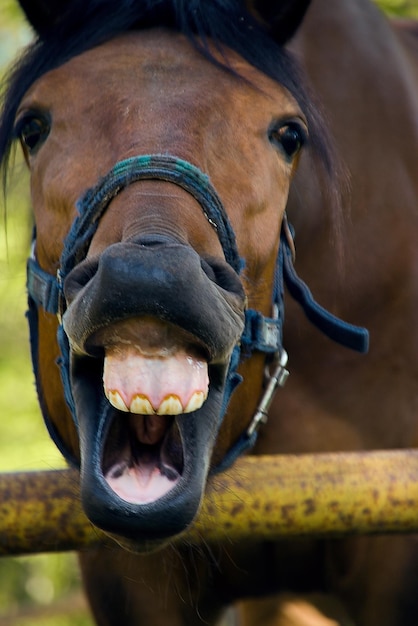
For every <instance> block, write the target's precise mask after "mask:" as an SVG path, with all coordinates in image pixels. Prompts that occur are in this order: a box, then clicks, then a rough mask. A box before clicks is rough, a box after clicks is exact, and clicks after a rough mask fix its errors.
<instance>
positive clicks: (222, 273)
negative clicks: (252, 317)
mask: <svg viewBox="0 0 418 626" xmlns="http://www.w3.org/2000/svg"><path fill="white" fill-rule="evenodd" d="M200 266H201V268H202V270H203V271H204V273H205V274H206V276H207V277H208V278H209V279H210V280H211V281H212V282H214V283H216V285H218V287H222V289H225V291H228V292H230V293H235V294H236V295H238V296H240V297H241V298H245V293H244V288H243V286H242V284H241V281H240V279H239V277H238V275H237V273H236V272H235V270H233V269H232V267H230V266H229V265H228V264H227V263H225V261H221V260H219V259H216V258H206V259H204V258H201V259H200Z"/></svg>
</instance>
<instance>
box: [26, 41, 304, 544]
mask: <svg viewBox="0 0 418 626" xmlns="http://www.w3.org/2000/svg"><path fill="white" fill-rule="evenodd" d="M215 54H219V53H215ZM225 54H227V57H226V58H224V57H223V56H222V57H221V56H219V60H220V62H222V63H225V62H226V63H227V65H228V67H229V68H230V69H229V70H227V69H225V68H224V67H221V66H218V65H217V64H215V63H213V62H211V61H210V60H208V59H206V58H205V57H204V56H203V55H201V54H200V53H198V52H197V51H196V50H195V49H194V48H193V47H192V45H191V44H190V43H189V42H188V41H187V40H186V39H185V38H184V37H183V36H182V35H179V34H174V33H171V32H169V31H165V30H150V31H145V32H142V33H131V34H127V35H124V36H121V37H120V38H118V39H115V40H113V41H110V42H108V43H106V44H104V45H102V46H100V47H98V48H95V49H92V50H90V51H88V52H85V53H83V54H82V55H80V56H78V57H75V58H73V59H72V60H71V61H69V62H67V63H66V64H65V65H63V66H61V67H60V68H58V69H56V70H53V71H51V72H49V73H48V74H46V75H45V76H43V77H42V78H41V79H39V80H38V81H37V82H36V83H35V84H34V85H33V87H32V88H31V89H30V91H29V92H28V93H27V95H26V96H25V98H24V99H23V101H22V104H21V106H20V109H19V112H18V115H17V124H18V127H19V128H20V134H21V140H22V143H23V146H24V150H25V154H26V159H27V162H28V164H29V167H30V170H31V175H32V201H33V206H34V212H35V220H36V231H37V240H36V256H37V259H38V261H39V263H40V265H41V266H42V267H43V268H44V269H45V270H46V271H47V272H49V273H55V272H56V270H57V268H58V265H59V260H60V255H61V252H62V242H63V240H64V238H65V236H66V234H67V233H68V231H69V229H70V227H71V224H72V222H73V220H74V219H75V217H76V215H77V209H76V200H77V199H78V198H79V197H80V196H82V194H83V193H84V192H85V190H86V189H88V188H89V187H91V186H92V185H94V184H96V182H97V181H98V180H99V179H100V178H101V177H103V176H104V175H105V174H106V173H107V172H108V171H109V169H110V168H111V167H112V166H113V165H114V164H115V163H116V162H118V161H120V160H122V159H127V158H129V157H133V156H136V155H144V154H160V155H167V154H169V155H175V156H176V157H177V158H180V159H182V160H185V161H188V162H191V163H192V164H193V165H195V166H197V167H198V168H200V170H202V171H203V172H205V173H207V174H208V175H209V176H210V179H211V181H212V184H213V185H214V188H215V189H216V190H217V192H218V195H219V197H220V198H221V200H222V203H223V206H224V208H225V211H226V213H227V215H228V218H229V221H230V223H231V225H232V228H233V230H234V232H235V235H236V239H237V244H238V249H239V253H240V255H241V257H242V258H243V259H244V260H245V269H244V270H243V272H242V274H241V275H238V274H237V272H235V271H234V270H233V269H232V268H231V267H230V266H229V265H228V263H227V262H226V260H225V258H224V253H223V249H222V246H221V244H220V241H219V239H218V234H217V232H216V229H215V228H214V227H213V224H211V223H210V220H208V219H207V218H206V217H205V214H204V211H203V210H202V207H201V206H199V203H198V202H197V201H196V199H195V198H194V197H193V196H192V195H191V194H190V193H188V192H187V191H186V190H184V189H183V188H181V187H179V186H177V185H174V184H172V183H171V182H167V181H162V180H141V181H138V182H135V183H133V184H131V185H129V186H127V187H126V188H124V189H123V190H122V191H121V192H120V193H119V194H118V195H116V197H115V198H114V199H113V200H112V201H111V202H110V204H109V206H108V207H107V210H106V212H105V213H104V215H103V216H102V218H101V220H100V223H99V225H98V228H97V230H96V232H95V234H94V236H93V238H92V241H91V243H90V246H89V249H88V251H87V255H86V257H85V259H84V260H82V261H81V262H80V263H79V264H78V265H77V266H76V267H75V268H74V269H73V270H72V271H71V273H70V274H69V275H68V277H67V278H66V281H65V285H64V290H65V297H66V305H67V309H66V312H65V315H64V318H63V325H64V329H65V332H66V334H67V336H68V341H69V344H70V354H71V391H72V395H73V398H74V403H75V407H76V413H77V419H78V434H76V432H75V430H74V427H73V425H72V424H71V418H70V417H69V414H68V409H67V408H66V405H65V400H64V394H63V390H62V385H61V382H60V377H59V372H58V368H57V365H56V359H57V357H58V356H59V349H58V346H57V342H56V339H55V331H56V326H57V321H56V320H55V318H54V317H53V316H51V315H48V314H42V315H40V316H39V322H38V323H39V343H40V355H39V360H40V363H39V368H40V373H39V374H40V381H41V386H42V387H43V395H44V398H43V399H44V403H45V404H46V406H47V409H48V411H49V413H50V415H51V418H52V420H53V422H54V426H55V427H56V429H57V430H58V432H59V433H60V436H61V437H62V439H63V440H64V441H65V444H66V445H67V447H69V448H71V449H72V450H73V452H74V453H75V454H78V451H77V449H76V446H77V443H76V442H77V437H78V439H79V445H80V460H81V483H82V484H81V489H82V497H83V503H84V508H85V510H86V512H87V514H88V515H89V517H90V518H91V520H92V521H93V522H94V523H96V524H97V525H98V526H100V527H102V528H104V529H105V530H107V531H109V532H110V533H112V534H113V535H115V536H117V537H119V538H121V537H122V538H124V539H123V541H125V540H128V541H129V544H130V545H135V547H137V548H141V549H143V548H148V547H151V546H154V545H156V544H159V543H161V542H163V541H165V540H166V539H167V538H169V537H171V536H173V535H175V534H177V533H179V532H181V531H182V530H183V529H184V528H185V527H186V526H187V525H188V524H189V523H190V522H191V521H192V520H193V518H194V516H195V514H196V512H197V510H198V508H199V504H200V501H201V498H202V494H203V491H204V487H205V483H206V479H207V475H208V471H209V470H210V467H211V466H213V464H216V463H217V462H219V461H220V460H221V459H222V458H223V456H224V455H225V453H226V451H227V450H228V449H229V447H230V446H231V445H232V443H233V442H234V440H235V439H236V438H237V437H238V435H239V433H240V432H241V431H243V430H244V429H245V427H246V426H247V425H248V423H249V421H250V420H251V416H252V413H253V411H254V408H255V405H256V403H257V400H258V395H259V390H260V387H261V380H262V371H263V358H262V357H261V356H259V357H258V356H257V357H255V358H252V359H250V360H249V361H247V362H245V363H243V364H242V366H241V373H242V374H243V375H244V376H245V378H246V379H247V384H246V385H245V387H243V389H242V390H241V389H239V390H238V391H237V393H236V395H235V396H234V398H233V401H232V403H231V405H230V408H229V410H228V413H227V416H226V418H225V420H224V423H223V424H222V426H220V414H221V407H222V402H223V393H224V385H225V377H226V373H227V370H228V365H229V361H230V357H231V353H232V351H233V349H234V346H235V345H236V344H237V343H238V342H239V339H240V335H241V333H242V329H243V317H244V310H245V307H246V305H247V302H248V303H249V305H250V306H252V307H253V308H257V309H258V310H260V311H261V312H262V313H264V314H266V315H269V314H270V306H271V304H270V303H271V284H272V280H273V274H274V266H275V258H276V254H277V248H278V241H279V232H280V225H281V219H282V215H283V212H284V208H285V205H286V201H287V195H288V189H289V184H290V180H291V175H292V172H293V170H294V167H295V163H296V160H297V159H296V156H297V153H298V149H299V147H300V144H301V143H302V139H303V136H304V134H305V133H306V128H305V122H304V119H303V116H302V114H301V112H300V110H299V107H298V106H297V104H296V103H295V101H294V99H293V98H292V97H291V96H290V95H289V93H288V92H287V91H286V90H284V89H283V88H281V87H280V86H279V85H277V84H276V83H274V82H273V81H272V80H270V79H269V78H267V77H266V76H265V75H263V74H262V73H261V72H258V71H257V70H256V69H254V68H253V67H251V66H249V65H248V64H246V63H245V62H244V61H242V60H241V59H240V58H238V57H237V55H235V54H234V53H232V52H227V53H225Z"/></svg>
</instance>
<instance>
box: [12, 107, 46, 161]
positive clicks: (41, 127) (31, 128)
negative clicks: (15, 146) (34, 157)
mask: <svg viewBox="0 0 418 626" xmlns="http://www.w3.org/2000/svg"><path fill="white" fill-rule="evenodd" d="M49 131H50V123H49V120H48V119H46V117H44V116H40V115H30V116H27V117H24V118H23V119H22V120H21V121H20V122H19V123H18V125H17V128H16V135H17V136H18V137H19V138H20V141H21V142H22V144H23V146H25V147H26V148H27V149H28V151H29V154H34V152H36V150H37V149H38V148H40V146H41V145H42V144H43V142H44V141H45V139H46V138H47V137H48V135H49Z"/></svg>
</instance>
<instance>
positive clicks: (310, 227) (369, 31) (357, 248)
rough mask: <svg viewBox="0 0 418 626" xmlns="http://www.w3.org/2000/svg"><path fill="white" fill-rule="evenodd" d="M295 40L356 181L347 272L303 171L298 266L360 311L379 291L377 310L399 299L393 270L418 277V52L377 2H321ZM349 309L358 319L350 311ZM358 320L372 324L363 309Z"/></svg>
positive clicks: (323, 293) (297, 205)
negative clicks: (417, 237) (417, 235)
mask: <svg viewBox="0 0 418 626" xmlns="http://www.w3.org/2000/svg"><path fill="white" fill-rule="evenodd" d="M293 47H294V50H295V51H296V53H297V54H298V55H299V56H300V57H301V59H302V63H303V65H304V66H305V68H306V70H307V73H308V77H309V79H310V81H311V82H312V84H313V87H314V91H315V92H316V93H317V94H318V97H319V100H320V101H322V104H323V109H324V112H325V117H326V119H327V121H328V122H329V125H330V127H331V133H332V134H333V135H334V137H335V139H336V144H337V150H338V152H339V153H340V155H341V156H342V159H343V161H344V162H345V164H346V165H347V168H348V170H349V172H350V178H351V197H350V214H349V218H348V219H347V220H346V221H345V223H344V233H345V234H344V238H345V241H346V242H347V243H346V259H345V261H344V269H345V272H344V274H342V275H341V274H338V272H335V266H336V265H335V258H334V259H333V258H332V255H333V254H334V252H333V250H332V249H330V246H329V238H330V234H331V233H330V231H329V232H326V229H327V225H326V221H324V206H323V202H322V200H321V197H320V194H319V193H318V189H317V188H316V186H315V185H316V184H315V182H313V181H312V178H311V179H310V180H309V183H308V184H307V183H306V178H307V176H309V170H307V169H306V168H304V167H302V168H301V170H300V172H298V176H297V178H296V181H295V182H296V193H293V198H292V197H291V205H290V208H289V213H290V217H291V220H292V221H293V222H294V225H295V227H296V243H297V263H298V268H299V270H300V271H301V274H302V276H305V277H306V278H307V280H309V281H311V280H312V283H310V284H312V288H313V290H314V293H316V294H317V296H318V298H319V299H320V300H321V302H323V303H324V304H325V305H326V306H331V307H332V306H333V304H334V303H335V302H338V301H339V302H343V303H345V302H349V299H348V298H344V291H346V290H347V289H348V291H349V293H350V295H351V294H353V295H354V294H356V297H357V298H358V302H357V307H356V304H355V302H354V298H352V299H351V300H350V302H352V303H353V307H354V308H358V310H361V302H362V301H363V303H364V301H365V299H366V300H367V301H370V300H371V298H373V293H372V292H374V297H375V301H376V307H377V303H378V300H379V298H380V299H381V298H385V297H386V300H387V301H388V302H389V298H390V291H389V290H390V287H391V286H390V281H388V280H387V278H386V277H387V276H388V275H391V277H392V278H393V280H395V276H396V275H397V276H398V278H399V277H401V280H402V281H404V280H405V279H406V280H408V276H409V278H410V281H411V284H414V282H413V281H415V276H414V273H415V272H414V269H413V268H414V267H415V268H416V267H417V263H418V258H416V257H417V252H416V246H415V242H414V241H413V239H414V236H413V232H414V230H415V229H416V228H418V211H417V205H416V200H417V197H418V182H417V180H416V157H415V155H414V152H415V150H416V145H418V76H417V68H418V55H417V58H415V60H414V58H413V57H412V54H411V56H409V51H408V48H407V46H406V45H404V43H403V40H402V36H401V34H400V33H398V32H396V31H395V30H394V29H393V28H392V26H391V24H390V22H389V21H388V20H387V19H386V18H385V16H384V15H383V14H381V13H380V12H379V10H378V9H377V8H376V6H374V5H373V4H372V3H371V2H369V1H368V0H338V2H329V0H314V1H313V4H312V7H311V9H310V11H309V13H308V16H307V19H306V22H304V25H303V28H302V29H301V31H300V33H299V35H298V37H297V38H296V40H295V41H294V44H293ZM411 49H412V47H411ZM414 62H415V65H414ZM304 177H305V178H304ZM399 250H402V255H400V254H399ZM312 258H315V263H312ZM370 277H372V278H373V280H372V282H371V278H370ZM392 288H393V286H392ZM342 291H343V293H341V292H342ZM336 293H337V295H336ZM330 294H332V295H330ZM341 296H342V297H341ZM329 298H331V300H330V299H329ZM392 300H393V298H392ZM344 306H349V305H348V304H347V305H345V304H343V307H344ZM385 306H386V304H385ZM387 306H390V305H389V304H388V305H387ZM339 312H340V314H341V313H344V314H346V315H348V316H350V311H349V310H346V309H345V310H344V311H339ZM351 312H353V311H351ZM351 319H353V320H354V321H361V322H362V323H366V322H367V320H364V318H362V317H360V318H357V317H356V313H355V312H354V317H352V318H351Z"/></svg>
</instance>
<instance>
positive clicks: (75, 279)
mask: <svg viewBox="0 0 418 626" xmlns="http://www.w3.org/2000/svg"><path fill="white" fill-rule="evenodd" d="M98 266H99V260H98V259H94V260H92V259H89V260H86V261H83V262H82V263H80V264H79V265H77V266H76V267H75V268H74V269H73V270H71V272H70V273H69V274H68V276H67V278H66V279H65V281H64V293H65V299H66V300H67V303H68V304H69V303H71V302H72V301H73V300H74V298H75V297H76V296H77V294H78V293H79V291H80V290H81V289H83V287H85V286H86V285H87V283H88V282H90V280H91V279H92V278H93V277H94V276H95V274H96V272H97V268H98Z"/></svg>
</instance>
